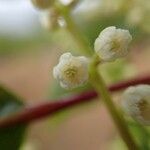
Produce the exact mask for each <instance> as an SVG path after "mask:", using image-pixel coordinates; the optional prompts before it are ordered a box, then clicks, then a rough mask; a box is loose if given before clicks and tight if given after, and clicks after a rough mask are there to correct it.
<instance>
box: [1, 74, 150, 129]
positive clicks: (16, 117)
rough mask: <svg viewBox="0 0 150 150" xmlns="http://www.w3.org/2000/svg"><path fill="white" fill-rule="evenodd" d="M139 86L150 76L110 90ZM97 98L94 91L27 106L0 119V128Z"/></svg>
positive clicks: (112, 87) (123, 83)
mask: <svg viewBox="0 0 150 150" xmlns="http://www.w3.org/2000/svg"><path fill="white" fill-rule="evenodd" d="M137 84H150V76H146V77H140V78H136V79H133V80H129V81H123V82H119V83H117V84H114V85H111V86H109V87H108V88H109V90H110V91H112V92H113V91H119V90H122V89H124V88H126V87H128V86H131V85H137ZM96 97H97V93H96V92H95V91H94V90H92V91H86V92H83V93H80V94H78V95H73V96H71V97H66V98H62V99H60V100H57V101H56V100H54V102H52V101H48V102H44V103H43V104H38V105H34V106H27V107H25V108H24V109H22V110H21V111H19V112H18V113H16V114H13V115H10V116H8V117H6V118H0V128H2V127H8V126H12V125H16V124H23V123H31V122H33V121H35V120H38V119H41V118H44V117H47V116H49V115H52V114H54V113H56V112H58V111H60V110H62V109H65V108H68V107H71V106H74V105H77V104H79V103H83V102H88V101H91V100H93V98H96Z"/></svg>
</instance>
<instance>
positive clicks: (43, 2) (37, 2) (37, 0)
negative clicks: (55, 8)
mask: <svg viewBox="0 0 150 150" xmlns="http://www.w3.org/2000/svg"><path fill="white" fill-rule="evenodd" d="M31 1H32V3H33V5H34V6H35V7H37V8H39V9H47V8H49V7H50V6H51V4H52V2H53V1H54V0H31Z"/></svg>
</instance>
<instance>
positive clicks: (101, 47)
mask: <svg viewBox="0 0 150 150" xmlns="http://www.w3.org/2000/svg"><path fill="white" fill-rule="evenodd" d="M131 40H132V36H131V35H130V33H129V31H128V30H123V29H116V27H114V26H111V27H107V28H105V29H104V30H103V31H102V32H101V33H100V35H99V36H98V38H97V39H96V40H95V44H94V49H95V51H96V53H97V54H98V55H99V57H100V58H101V59H102V60H103V61H113V60H115V59H117V58H119V57H123V56H125V55H126V54H127V53H128V45H129V43H130V42H131Z"/></svg>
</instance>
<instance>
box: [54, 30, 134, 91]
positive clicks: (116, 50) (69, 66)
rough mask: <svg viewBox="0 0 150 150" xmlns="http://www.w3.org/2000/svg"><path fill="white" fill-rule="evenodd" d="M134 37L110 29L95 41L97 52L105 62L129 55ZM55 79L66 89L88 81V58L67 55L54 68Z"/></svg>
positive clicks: (126, 32) (125, 31)
mask: <svg viewBox="0 0 150 150" xmlns="http://www.w3.org/2000/svg"><path fill="white" fill-rule="evenodd" d="M131 39H132V37H131V35H130V33H129V31H128V30H123V29H116V27H108V28H106V29H104V30H103V31H102V32H101V33H100V35H99V37H98V38H97V39H96V40H95V44H94V46H95V52H96V55H98V56H99V57H100V60H103V61H112V60H115V59H117V58H119V57H123V56H125V55H126V54H127V53H128V50H127V48H128V45H129V43H130V41H131ZM53 72H54V77H55V78H56V79H57V80H59V81H60V84H61V86H62V87H64V88H74V87H77V86H80V85H82V83H84V82H85V81H86V80H88V61H87V58H86V57H83V56H81V57H74V56H72V55H71V54H70V53H65V54H63V55H62V56H61V57H60V60H59V64H58V65H57V66H56V67H55V68H54V71H53Z"/></svg>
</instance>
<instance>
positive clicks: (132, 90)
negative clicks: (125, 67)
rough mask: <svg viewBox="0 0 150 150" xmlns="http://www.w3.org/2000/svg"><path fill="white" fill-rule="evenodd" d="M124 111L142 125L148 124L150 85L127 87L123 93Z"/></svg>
mask: <svg viewBox="0 0 150 150" xmlns="http://www.w3.org/2000/svg"><path fill="white" fill-rule="evenodd" d="M122 106H123V109H124V111H125V112H127V113H128V114H129V115H130V116H132V117H133V118H134V119H135V120H137V121H138V122H140V123H141V124H144V125H150V85H139V86H135V87H129V88H128V89H127V90H126V91H125V92H124V94H123V99H122Z"/></svg>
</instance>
